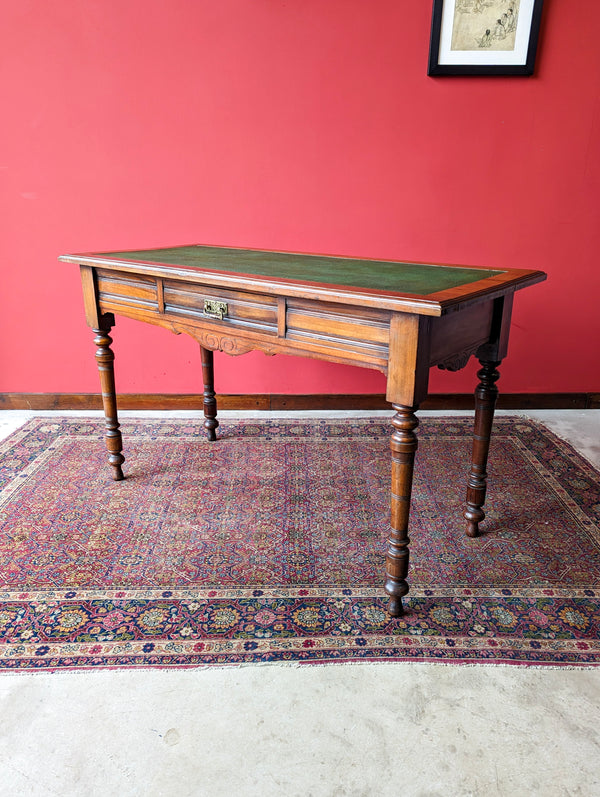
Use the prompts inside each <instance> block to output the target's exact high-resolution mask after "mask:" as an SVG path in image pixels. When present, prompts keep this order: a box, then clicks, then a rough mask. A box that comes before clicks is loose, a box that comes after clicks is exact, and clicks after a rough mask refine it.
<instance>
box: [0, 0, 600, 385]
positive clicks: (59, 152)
mask: <svg viewBox="0 0 600 797" xmlns="http://www.w3.org/2000/svg"><path fill="white" fill-rule="evenodd" d="M2 17H3V21H2V34H1V36H2V39H3V41H2V46H1V47H0V64H1V70H2V71H1V81H2V96H3V100H2V112H3V117H4V121H3V124H2V126H1V130H0V181H1V184H2V191H1V202H2V207H1V217H0V224H1V225H2V231H1V234H0V264H1V269H2V274H1V278H2V279H1V297H0V302H1V308H0V355H1V360H0V363H1V370H0V391H17V392H19V391H27V392H29V391H32V392H79V391H89V392H96V391H97V390H98V384H97V377H96V372H95V363H94V358H93V348H94V347H93V343H92V337H93V335H92V333H91V332H90V331H89V330H88V329H87V327H86V326H85V321H84V318H83V311H82V306H81V291H80V286H79V278H78V274H77V269H76V267H74V266H68V265H66V264H59V263H57V261H56V257H57V255H59V254H61V253H64V252H73V251H75V252H76V251H90V250H107V249H111V248H114V249H127V248H136V247H154V246H162V245H173V244H178V243H193V242H197V243H210V244H224V245H234V246H248V247H258V248H260V247H265V248H271V249H277V248H282V249H287V250H296V251H306V252H324V253H334V254H342V255H355V256H365V257H372V258H398V259H414V260H425V261H440V262H449V263H452V262H454V263H465V264H475V265H491V266H498V267H509V266H512V267H532V268H541V269H544V270H546V271H547V272H548V274H549V280H548V282H546V283H544V284H543V285H540V286H536V287H534V288H531V289H529V290H526V291H524V292H522V293H520V294H518V295H517V299H516V308H515V314H514V328H513V336H512V340H511V347H510V351H509V357H508V359H507V361H506V364H505V366H504V368H503V377H502V381H501V387H502V389H503V390H505V391H516V392H520V391H526V392H536V391H539V392H554V391H597V390H600V368H599V356H598V344H599V341H600V329H599V321H598V319H599V317H600V313H599V310H598V303H599V292H598V287H599V284H600V279H599V277H598V275H599V273H600V266H599V264H598V253H599V252H600V238H599V236H600V224H598V197H599V184H600V157H599V154H600V112H599V111H600V107H599V105H600V104H599V87H600V59H599V58H598V42H597V35H596V32H597V31H598V30H600V3H598V2H597V0H578V2H576V3H574V2H571V1H568V0H547V2H546V9H545V14H544V19H543V22H542V32H541V39H540V48H539V52H538V62H537V70H536V75H535V76H534V77H533V78H449V77H445V78H429V77H427V75H426V63H427V54H428V47H429V27H430V18H431V4H430V2H425V0H419V2H413V3H405V2H398V0H377V2H370V1H368V0H302V2H297V1H296V0H219V1H218V2H214V0H172V2H169V3H165V2H163V0H143V1H142V0H125V2H123V0H57V2H53V3H48V2H46V0H20V2H18V3H11V4H9V3H5V4H4V7H3V14H2ZM115 351H116V355H117V367H118V371H117V387H118V389H119V390H120V391H122V392H159V393H162V392H165V393H166V392H172V393H179V392H198V391H199V390H201V373H200V364H199V356H198V352H197V346H196V344H195V343H194V342H193V341H192V340H191V339H189V338H185V336H180V337H175V336H173V335H171V334H170V333H169V332H167V331H165V330H162V329H158V328H153V327H149V326H145V325H141V324H136V323H134V322H132V321H127V320H125V319H123V320H118V323H117V327H116V328H115ZM473 372H474V365H473V364H471V365H470V366H469V367H468V368H467V369H466V370H465V371H463V372H460V373H458V374H447V373H442V372H438V371H435V372H432V380H431V388H432V391H434V392H454V391H456V392H463V391H467V390H471V388H472V387H473V383H474V375H473ZM383 388H384V380H383V377H382V376H381V375H380V374H378V373H376V372H372V371H368V370H365V369H360V368H352V367H342V366H336V365H332V364H326V363H318V362H314V361H308V360H300V359H294V358H290V357H282V356H277V357H271V358H269V357H265V356H264V355H262V354H260V353H253V354H250V355H246V356H244V357H241V358H237V359H231V358H228V357H226V356H225V355H219V356H218V358H217V389H218V390H219V391H220V392H228V393H232V392H240V393H246V392H261V393H269V392H274V393H277V392H290V393H310V392H317V393H318V392H330V391H332V390H333V391H335V392H379V391H382V390H383Z"/></svg>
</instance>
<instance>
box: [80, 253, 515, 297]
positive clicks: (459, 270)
mask: <svg viewBox="0 0 600 797" xmlns="http://www.w3.org/2000/svg"><path fill="white" fill-rule="evenodd" d="M87 257H89V258H97V259H98V260H101V259H106V260H112V261H114V260H123V261H124V262H125V261H126V262H128V263H156V264H161V265H168V266H171V265H172V266H180V267H184V268H188V269H198V270H199V271H215V272H226V273H231V274H245V275H258V276H261V277H269V278H272V279H282V280H294V281H299V282H311V283H319V284H326V285H340V286H344V287H350V288H367V289H370V290H376V291H377V290H379V291H391V292H393V293H400V294H413V295H416V296H428V295H429V294H433V293H438V292H439V291H443V290H446V289H448V288H456V287H458V286H460V285H468V284H469V283H474V282H478V281H479V280H483V279H486V278H488V277H493V276H495V275H497V274H502V273H503V271H502V270H492V269H485V268H468V267H463V266H436V265H425V264H421V263H401V262H390V261H385V260H356V259H354V258H344V257H328V256H322V255H302V254H292V253H286V252H263V251H257V250H252V249H251V250H247V249H231V248H226V247H214V246H176V247H172V248H168V249H140V250H137V251H129V252H95V253H94V254H93V255H89V256H87Z"/></svg>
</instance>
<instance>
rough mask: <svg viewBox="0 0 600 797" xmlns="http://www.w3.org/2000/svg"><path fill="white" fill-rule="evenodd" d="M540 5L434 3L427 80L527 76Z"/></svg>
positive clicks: (489, 0) (518, 1) (525, 1)
mask: <svg viewBox="0 0 600 797" xmlns="http://www.w3.org/2000/svg"><path fill="white" fill-rule="evenodd" d="M542 3H543V0H433V15H432V20H431V42H430V45H429V68H428V70H427V74H428V75H531V74H533V67H534V63H535V53H536V50H537V42H538V35H539V30H540V19H541V16H542Z"/></svg>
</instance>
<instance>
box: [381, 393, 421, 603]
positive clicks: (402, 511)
mask: <svg viewBox="0 0 600 797" xmlns="http://www.w3.org/2000/svg"><path fill="white" fill-rule="evenodd" d="M392 407H393V408H394V409H395V410H396V414H395V415H394V417H393V418H392V426H393V427H394V432H393V433H392V438H391V443H390V445H391V449H392V502H391V503H392V522H391V531H390V536H389V539H388V549H387V555H386V560H385V576H386V581H385V591H386V592H387V594H388V595H389V596H390V600H389V602H388V612H389V614H390V615H391V616H392V617H400V616H401V615H402V614H403V613H404V608H403V606H402V596H403V595H406V593H407V592H408V583H407V582H406V576H407V574H408V544H409V542H410V540H409V537H408V516H409V512H410V496H411V492H412V480H413V465H414V461H415V453H416V450H417V444H418V441H417V436H416V434H415V432H414V430H415V429H416V428H417V426H418V425H419V420H418V418H417V416H416V415H415V412H416V411H417V407H403V406H401V405H400V404H392Z"/></svg>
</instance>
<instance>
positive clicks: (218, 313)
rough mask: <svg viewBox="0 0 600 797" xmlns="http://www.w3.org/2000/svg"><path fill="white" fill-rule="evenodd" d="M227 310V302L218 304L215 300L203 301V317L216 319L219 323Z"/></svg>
mask: <svg viewBox="0 0 600 797" xmlns="http://www.w3.org/2000/svg"><path fill="white" fill-rule="evenodd" d="M227 309H228V308H227V302H219V301H216V300H215V299H205V300H204V315H207V316H210V317H211V318H218V319H219V321H222V320H223V317H224V316H226V315H227Z"/></svg>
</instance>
